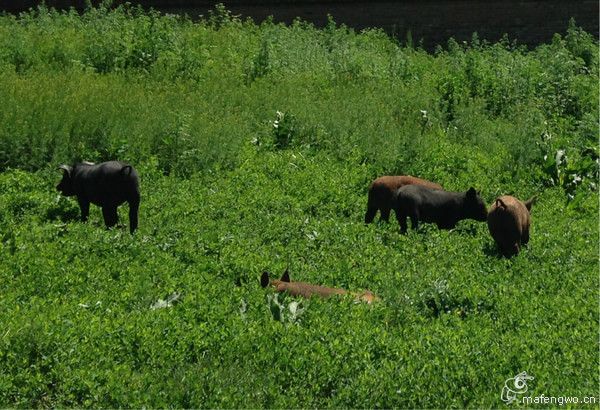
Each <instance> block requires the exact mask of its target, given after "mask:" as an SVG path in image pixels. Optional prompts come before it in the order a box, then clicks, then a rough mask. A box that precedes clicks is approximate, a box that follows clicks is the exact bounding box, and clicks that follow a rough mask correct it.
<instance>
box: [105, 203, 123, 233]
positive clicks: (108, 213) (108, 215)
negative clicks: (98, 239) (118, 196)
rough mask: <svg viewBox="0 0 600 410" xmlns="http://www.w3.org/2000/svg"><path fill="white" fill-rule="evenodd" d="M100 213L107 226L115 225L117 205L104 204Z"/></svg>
mask: <svg viewBox="0 0 600 410" xmlns="http://www.w3.org/2000/svg"><path fill="white" fill-rule="evenodd" d="M102 215H103V216H104V223H105V224H106V227H107V228H110V227H111V226H115V225H116V224H117V220H118V218H119V217H118V215H117V207H116V206H113V205H106V206H103V207H102Z"/></svg>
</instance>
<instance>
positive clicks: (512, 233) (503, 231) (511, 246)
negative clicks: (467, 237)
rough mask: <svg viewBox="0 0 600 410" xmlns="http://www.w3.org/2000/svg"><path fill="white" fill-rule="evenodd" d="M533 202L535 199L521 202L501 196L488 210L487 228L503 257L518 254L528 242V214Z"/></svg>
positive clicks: (507, 196)
mask: <svg viewBox="0 0 600 410" xmlns="http://www.w3.org/2000/svg"><path fill="white" fill-rule="evenodd" d="M534 202H535V197H534V198H531V199H529V200H528V201H526V202H522V201H520V200H518V199H517V198H515V197H513V196H510V195H503V196H501V197H499V198H497V199H496V201H494V204H493V205H492V207H491V208H490V212H489V214H488V217H487V222H488V228H489V229H490V233H491V234H492V238H494V241H495V242H496V244H497V245H498V248H499V249H500V252H502V255H504V256H505V257H507V258H510V257H511V256H513V255H516V254H518V253H519V251H520V250H521V245H525V244H527V242H529V225H530V224H531V216H530V212H531V205H533V203H534Z"/></svg>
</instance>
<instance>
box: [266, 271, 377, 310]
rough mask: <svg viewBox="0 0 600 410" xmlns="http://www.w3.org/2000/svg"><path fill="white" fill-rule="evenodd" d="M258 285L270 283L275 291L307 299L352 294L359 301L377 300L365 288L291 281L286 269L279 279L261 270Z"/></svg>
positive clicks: (371, 301)
mask: <svg viewBox="0 0 600 410" xmlns="http://www.w3.org/2000/svg"><path fill="white" fill-rule="evenodd" d="M260 285H261V286H262V287H263V288H266V287H267V286H269V285H271V286H273V287H274V288H275V290H276V291H277V292H286V291H287V292H288V293H289V294H291V295H292V296H302V297H304V298H307V299H309V298H310V297H312V296H313V295H317V296H320V297H322V298H327V297H329V296H332V295H346V294H349V295H352V296H354V297H355V299H356V300H357V301H359V302H366V303H369V304H370V303H373V302H376V301H379V298H378V297H377V296H375V295H374V294H373V293H372V292H371V291H368V290H365V291H364V292H361V293H356V292H348V291H347V290H345V289H340V288H328V287H325V286H319V285H313V284H311V283H306V282H291V281H290V275H289V272H288V270H287V269H286V270H285V272H284V273H283V276H281V279H279V280H277V279H273V280H270V279H269V272H266V271H265V272H263V273H262V276H261V278H260Z"/></svg>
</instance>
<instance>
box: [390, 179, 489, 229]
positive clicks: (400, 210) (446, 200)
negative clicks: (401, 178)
mask: <svg viewBox="0 0 600 410" xmlns="http://www.w3.org/2000/svg"><path fill="white" fill-rule="evenodd" d="M395 202H396V203H395V206H396V217H397V218H398V222H399V223H400V228H401V232H402V233H406V229H407V224H406V218H407V217H410V220H411V224H412V228H413V229H417V228H418V226H419V221H422V222H431V223H435V224H436V225H437V226H438V228H440V229H452V228H454V227H455V226H456V223H457V222H458V221H460V220H463V219H475V220H476V221H482V222H483V221H485V220H487V207H486V206H485V203H484V202H483V199H481V197H480V196H479V195H478V194H477V192H476V191H475V188H469V190H468V191H467V192H464V193H462V192H447V191H440V190H436V189H430V188H427V187H424V186H420V185H406V186H403V187H401V188H399V189H398V190H397V191H396V200H395Z"/></svg>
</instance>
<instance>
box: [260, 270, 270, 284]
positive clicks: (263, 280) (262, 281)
mask: <svg viewBox="0 0 600 410" xmlns="http://www.w3.org/2000/svg"><path fill="white" fill-rule="evenodd" d="M260 286H262V287H263V288H266V287H267V286H269V272H267V271H264V272H263V273H262V275H261V277H260Z"/></svg>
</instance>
